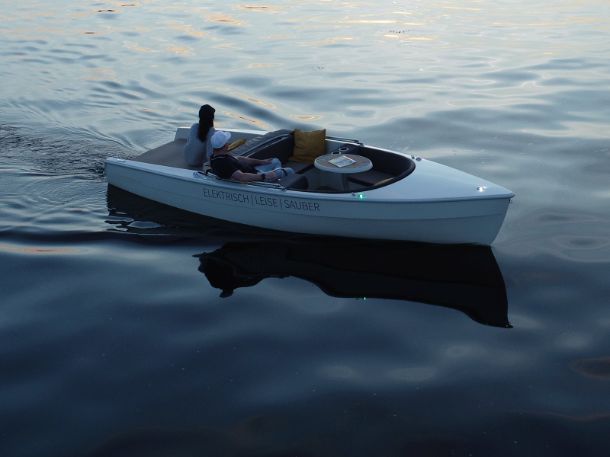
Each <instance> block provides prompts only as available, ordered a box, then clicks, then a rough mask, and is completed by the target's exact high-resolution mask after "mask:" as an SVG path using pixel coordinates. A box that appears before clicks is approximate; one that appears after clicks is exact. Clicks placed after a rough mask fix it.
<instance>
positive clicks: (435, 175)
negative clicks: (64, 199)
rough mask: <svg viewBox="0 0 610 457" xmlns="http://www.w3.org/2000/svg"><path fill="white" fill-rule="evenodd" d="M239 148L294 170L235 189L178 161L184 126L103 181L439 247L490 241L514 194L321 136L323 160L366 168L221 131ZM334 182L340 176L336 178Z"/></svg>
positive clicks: (230, 216) (290, 224) (278, 134)
mask: <svg viewBox="0 0 610 457" xmlns="http://www.w3.org/2000/svg"><path fill="white" fill-rule="evenodd" d="M226 130H227V131H230V132H231V134H232V138H231V139H232V140H236V139H244V140H246V143H245V144H243V145H242V146H240V147H239V148H237V149H236V150H235V151H234V153H235V154H243V155H246V156H250V157H256V158H267V157H278V158H279V159H280V160H281V161H282V163H283V164H284V165H285V166H289V167H292V168H294V169H295V171H296V174H294V175H289V176H288V177H286V178H284V179H283V180H280V181H279V182H277V183H260V182H255V183H240V182H236V181H233V180H226V179H220V178H218V177H217V176H215V175H214V174H213V173H211V172H204V171H202V170H201V169H193V168H192V167H189V166H188V165H187V164H186V162H185V161H184V157H183V152H182V150H183V147H184V144H185V142H186V137H187V134H188V128H178V129H177V131H176V134H175V137H174V140H173V141H171V142H169V143H167V144H164V145H162V146H159V147H157V148H155V149H152V150H150V151H147V152H145V153H143V154H142V155H140V156H138V157H135V158H133V159H130V160H127V159H123V158H116V157H109V158H108V159H107V160H106V177H107V180H108V183H109V184H110V185H112V186H116V187H118V188H121V189H123V190H126V191H128V192H131V193H134V194H136V195H139V196H141V197H145V198H148V199H151V200H154V201H157V202H160V203H164V204H166V205H169V206H173V207H176V208H180V209H183V210H187V211H190V212H193V213H197V214H201V215H205V216H210V217H214V218H218V219H222V220H226V221H230V222H235V223H240V224H246V225H251V226H255V227H262V228H266V229H272V230H280V231H286V232H293V233H304V234H315V235H331V236H341V237H353V238H369V239H386V240H408V241H418V242H428V243H444V244H482V245H489V244H491V243H492V242H493V240H494V239H495V237H496V235H497V234H498V231H499V230H500V227H501V226H502V222H503V221H504V217H505V215H506V211H507V209H508V205H509V203H510V200H511V198H512V197H513V196H514V194H513V193H512V192H511V191H510V190H508V189H506V188H504V187H501V186H499V185H497V184H494V183H492V182H489V181H486V180H484V179H481V178H479V177H476V176H473V175H470V174H468V173H464V172H462V171H459V170H456V169H454V168H451V167H447V166H445V165H441V164H439V163H436V162H433V161H430V160H426V159H423V158H421V157H415V156H413V155H408V154H403V153H399V152H395V151H390V150H387V149H382V148H378V147H373V146H369V145H365V144H362V143H361V142H359V141H356V140H349V139H344V138H335V137H327V138H326V152H327V153H328V154H331V153H337V154H348V155H349V154H356V155H358V156H362V157H366V158H368V159H370V161H371V162H372V169H370V170H368V171H365V172H362V173H355V174H351V175H339V174H334V173H329V172H327V171H323V170H320V169H318V168H316V167H314V166H313V164H305V163H294V162H293V161H292V160H291V155H292V151H293V147H294V137H293V134H292V132H291V131H288V130H280V131H275V132H264V131H253V130H236V129H226ZM337 178H340V179H337Z"/></svg>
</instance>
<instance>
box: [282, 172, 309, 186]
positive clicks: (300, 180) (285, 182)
mask: <svg viewBox="0 0 610 457" xmlns="http://www.w3.org/2000/svg"><path fill="white" fill-rule="evenodd" d="M278 183H279V184H281V185H282V186H284V187H285V188H286V189H294V190H306V189H307V188H308V187H309V182H308V181H307V178H306V177H305V176H303V175H298V174H294V175H288V176H284V177H283V178H282V179H280V180H279V181H278Z"/></svg>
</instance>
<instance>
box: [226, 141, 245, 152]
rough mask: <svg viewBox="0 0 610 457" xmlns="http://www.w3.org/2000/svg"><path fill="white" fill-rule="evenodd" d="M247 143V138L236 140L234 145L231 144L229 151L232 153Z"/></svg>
mask: <svg viewBox="0 0 610 457" xmlns="http://www.w3.org/2000/svg"><path fill="white" fill-rule="evenodd" d="M245 142H246V139H245V138H240V139H239V140H235V141H234V142H233V143H231V144H230V145H229V151H232V150H233V149H235V148H237V147H239V146H241V145H242V144H244V143H245Z"/></svg>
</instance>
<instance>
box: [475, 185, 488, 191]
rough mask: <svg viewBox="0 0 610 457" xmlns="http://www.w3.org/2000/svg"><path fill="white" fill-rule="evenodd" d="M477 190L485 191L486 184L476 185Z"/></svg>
mask: <svg viewBox="0 0 610 457" xmlns="http://www.w3.org/2000/svg"><path fill="white" fill-rule="evenodd" d="M477 190H478V191H479V192H485V191H486V190H487V187H486V186H478V187H477Z"/></svg>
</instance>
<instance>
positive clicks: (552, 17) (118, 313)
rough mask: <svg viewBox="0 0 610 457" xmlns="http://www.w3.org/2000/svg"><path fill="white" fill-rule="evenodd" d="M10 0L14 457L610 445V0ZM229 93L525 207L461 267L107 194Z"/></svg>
mask: <svg viewBox="0 0 610 457" xmlns="http://www.w3.org/2000/svg"><path fill="white" fill-rule="evenodd" d="M2 10H3V20H2V22H1V23H0V45H1V46H0V62H1V64H2V65H0V81H1V82H2V84H0V148H1V149H0V154H1V156H0V157H1V159H0V173H1V174H2V179H1V195H2V200H1V201H0V259H1V262H0V272H1V273H2V274H1V275H0V278H1V279H0V284H1V286H2V295H3V298H2V301H1V302H0V424H1V427H0V455H2V456H10V457H12V456H27V457H30V456H53V457H55V456H58V457H59V456H77V455H78V456H81V455H95V456H102V455H103V456H106V455H108V456H122V455H125V456H127V455H128V456H144V455H146V456H157V455H158V456H166V455H180V456H191V455H257V456H263V455H265V456H266V455H269V456H271V455H273V456H279V455H307V456H310V455H311V456H313V455H315V456H327V455H328V456H331V455H332V456H360V455H362V456H365V455H366V456H370V455H384V456H393V455H417V456H419V455H431V456H440V455H464V456H466V455H494V456H499V455H549V456H557V455H606V453H607V449H608V445H609V444H610V439H609V438H608V430H609V429H610V352H609V348H610V337H609V330H610V308H609V304H610V301H609V299H608V297H609V296H610V286H609V285H608V277H609V276H610V213H609V211H608V208H609V207H610V191H609V190H608V183H609V182H610V181H609V176H610V134H609V129H608V125H609V119H610V61H609V60H608V55H610V25H609V24H610V4H608V2H607V1H605V0H604V1H602V0H599V1H596V0H585V1H579V2H576V1H572V2H551V1H548V0H540V1H534V2H519V1H511V2H508V1H499V2H487V1H466V0H464V1H443V2H441V1H429V2H425V1H412V2H396V1H392V2H390V1H383V2H373V3H371V2H360V1H346V2H339V1H322V0H318V1H308V2H304V1H295V2H287V1H271V2H267V3H259V2H251V3H240V2H236V1H227V2H222V3H220V2H195V1H190V2H189V1H178V2H172V3H171V4H170V3H168V2H161V1H156V0H150V1H136V2H129V1H125V2H117V1H96V2H69V1H65V0H60V1H56V2H42V1H35V0H23V1H22V2H19V4H18V5H17V4H13V3H9V2H2ZM202 103H211V104H212V105H214V106H215V107H216V109H217V111H216V120H217V126H220V127H223V126H225V127H261V128H266V129H276V128H293V127H301V128H314V127H316V128H317V127H325V128H327V129H328V131H329V133H330V134H335V135H340V136H348V137H356V138H359V139H361V140H363V141H365V142H367V143H371V144H376V145H380V146H383V147H386V148H391V149H396V150H399V151H410V152H416V153H417V154H419V155H422V156H424V157H427V158H430V159H433V160H436V161H439V162H441V163H444V164H447V165H450V166H453V167H456V168H459V169H462V170H464V171H467V172H469V173H473V174H476V175H481V176H483V177H485V178H487V179H489V180H491V181H494V182H497V183H498V184H501V185H503V186H505V187H508V188H510V189H511V190H513V191H514V192H515V193H516V195H517V196H516V198H515V199H514V201H513V203H512V204H511V206H510V208H509V212H508V215H507V219H506V222H505V224H504V226H503V228H502V230H501V232H500V234H499V236H498V238H497V240H496V242H495V243H494V245H493V247H492V248H491V249H475V248H472V249H461V248H460V249H454V248H452V247H445V248H443V249H441V250H440V251H439V250H438V249H434V248H431V247H425V246H423V247H422V246H417V245H415V246H413V245H410V244H408V243H398V244H395V243H373V242H360V241H343V240H317V239H306V240H305V239H301V238H297V237H288V236H278V235H277V234H273V233H268V232H264V231H254V230H250V229H247V228H244V227H238V226H234V225H228V224H223V223H221V222H218V221H213V220H209V219H206V218H200V217H194V216H192V215H188V214H185V213H182V212H179V211H175V210H172V209H170V208H166V207H162V206H160V205H156V204H154V203H151V202H148V201H145V200H142V199H138V198H134V197H133V196H130V195H128V194H125V193H122V192H108V189H107V185H106V183H105V178H104V159H105V157H107V156H109V155H114V156H122V157H131V156H134V155H137V154H139V153H141V152H143V151H144V150H146V149H147V148H149V147H152V146H154V145H157V144H159V143H161V142H165V141H168V140H169V139H171V138H172V136H173V132H174V130H175V128H176V127H177V126H183V125H188V124H190V123H191V122H193V121H194V118H195V116H196V112H197V109H198V107H199V105H200V104H202Z"/></svg>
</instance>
